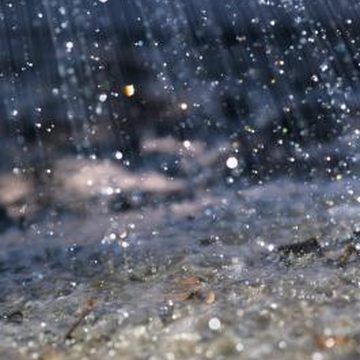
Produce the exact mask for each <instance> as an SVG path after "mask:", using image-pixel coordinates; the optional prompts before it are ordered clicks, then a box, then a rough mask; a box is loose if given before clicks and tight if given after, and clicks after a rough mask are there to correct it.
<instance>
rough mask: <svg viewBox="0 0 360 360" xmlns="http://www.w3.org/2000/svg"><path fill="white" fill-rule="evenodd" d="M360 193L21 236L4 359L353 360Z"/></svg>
mask: <svg viewBox="0 0 360 360" xmlns="http://www.w3.org/2000/svg"><path fill="white" fill-rule="evenodd" d="M359 193H360V184H359V183H358V182H354V181H352V180H349V179H339V181H336V182H320V181H317V182H315V181H313V182H311V183H303V182H295V181H290V180H288V179H280V180H277V181H274V182H270V183H268V184H264V185H262V186H260V185H252V186H240V185H238V184H234V185H233V186H230V187H225V186H223V185H221V186H220V185H219V186H215V187H213V188H211V191H210V190H206V188H204V189H203V190H201V191H200V190H199V191H197V192H196V195H193V196H188V197H184V196H183V197H179V198H178V199H171V200H168V201H162V202H160V203H158V204H154V203H149V204H147V205H144V206H141V207H139V208H136V207H129V208H127V209H126V211H119V212H114V211H111V210H109V207H108V205H106V206H104V204H103V203H104V198H103V197H102V198H101V200H100V201H99V200H97V202H94V203H92V205H91V206H88V208H87V209H86V212H85V211H82V212H81V211H79V210H77V212H76V211H73V212H70V211H67V212H62V213H61V212H59V211H58V212H54V213H53V214H52V213H51V212H50V211H49V214H47V215H46V216H47V219H46V221H45V220H43V221H37V222H36V221H34V222H33V223H32V224H31V225H30V226H29V227H28V228H26V229H19V228H18V227H15V226H12V227H10V228H9V229H8V230H7V231H6V232H5V233H4V234H3V235H2V239H1V244H2V245H1V255H0V271H1V280H0V281H1V289H2V291H1V294H0V314H1V320H0V321H1V327H0V349H1V354H2V358H7V359H80V358H81V359H103V358H115V359H170V360H171V359H222V358H224V359H225V358H234V359H235V358H244V359H262V358H264V357H267V358H269V359H279V358H282V359H313V360H320V359H324V360H326V359H335V358H336V359H357V358H359V356H360V346H359V340H360V326H359V316H360V315H359V314H360V307H359V296H360V292H359V284H360V272H359V257H358V246H359V241H360V240H359V239H360V238H359V236H358V235H357V231H358V230H359V228H360V217H359V209H360V204H359V198H358V196H359ZM311 238H316V239H317V240H311V241H310V242H308V243H305V245H304V244H303V243H302V242H304V241H307V240H308V239H311ZM294 244H300V245H297V246H295V247H292V246H293V245H294ZM306 244H307V245H306ZM281 246H283V247H281ZM289 246H290V247H289ZM346 249H347V250H346ZM349 249H353V251H351V250H349Z"/></svg>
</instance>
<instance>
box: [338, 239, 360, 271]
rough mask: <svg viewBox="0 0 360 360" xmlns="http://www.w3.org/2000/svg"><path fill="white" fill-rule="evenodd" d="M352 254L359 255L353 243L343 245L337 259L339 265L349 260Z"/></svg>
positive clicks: (343, 264)
mask: <svg viewBox="0 0 360 360" xmlns="http://www.w3.org/2000/svg"><path fill="white" fill-rule="evenodd" d="M352 255H359V251H358V250H357V249H356V247H355V245H353V244H349V245H347V246H346V247H345V249H344V251H343V253H342V254H341V256H340V258H339V260H338V262H339V266H345V265H346V264H347V263H348V262H349V260H350V258H351V256H352Z"/></svg>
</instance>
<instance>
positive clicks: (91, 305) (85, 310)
mask: <svg viewBox="0 0 360 360" xmlns="http://www.w3.org/2000/svg"><path fill="white" fill-rule="evenodd" d="M95 306H96V300H95V299H89V300H87V301H86V304H85V306H84V308H83V309H82V310H81V313H80V315H79V317H78V318H77V319H76V321H74V323H73V324H72V325H71V326H70V328H69V330H68V331H67V332H66V334H65V340H68V339H72V334H73V332H74V331H75V330H76V329H77V327H78V326H79V325H80V324H81V322H82V321H83V320H84V318H85V317H86V316H87V315H89V314H90V313H91V312H92V311H93V310H94V308H95Z"/></svg>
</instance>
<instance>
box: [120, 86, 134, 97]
mask: <svg viewBox="0 0 360 360" xmlns="http://www.w3.org/2000/svg"><path fill="white" fill-rule="evenodd" d="M122 92H123V94H124V95H125V96H127V97H132V96H134V95H135V86H134V85H132V84H130V85H126V86H124V87H123V89H122Z"/></svg>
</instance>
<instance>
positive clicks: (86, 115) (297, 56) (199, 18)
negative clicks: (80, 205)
mask: <svg viewBox="0 0 360 360" xmlns="http://www.w3.org/2000/svg"><path fill="white" fill-rule="evenodd" d="M359 6H360V4H358V3H357V2H356V1H350V0H342V1H336V0H319V1H310V0H274V1H265V0H257V1H235V0H226V1H221V2H219V1H214V0H203V1H201V2H200V1H193V0H179V1H167V0H156V1H155V0H154V1H143V0H131V1H130V0H121V1H113V0H112V1H111V0H109V1H107V0H75V1H71V2H69V1H65V0H42V1H32V0H29V1H25V0H24V1H22V0H20V1H16V2H11V1H3V2H2V3H1V4H0V34H1V35H0V36H1V41H0V95H1V101H0V141H1V142H0V144H1V145H0V146H1V148H0V150H1V151H0V160H1V162H0V169H1V174H2V175H3V178H4V179H3V181H2V183H3V184H8V185H6V186H5V185H3V190H2V194H3V195H2V197H3V198H4V197H5V198H6V197H7V196H8V191H7V190H4V189H7V188H8V187H12V188H14V186H13V183H12V181H10V180H9V179H13V180H14V176H15V178H16V181H17V182H19V183H21V184H22V185H21V186H23V187H22V188H21V187H20V185H19V188H21V189H22V190H23V191H25V190H24V188H29V185H28V182H29V181H31V182H32V184H33V183H35V184H40V185H41V186H42V188H44V186H45V185H46V184H49V183H50V184H51V186H55V185H54V184H58V183H59V181H60V182H61V183H63V182H64V181H63V179H62V177H67V175H66V174H68V173H69V172H70V173H71V174H74V173H75V172H76V171H78V170H79V169H80V168H82V167H83V166H90V167H91V169H93V167H94V166H95V165H96V164H97V166H99V169H98V170H99V175H98V176H99V178H102V180H101V181H105V180H104V178H105V177H106V174H104V172H105V173H107V174H109V173H111V171H110V170H109V169H108V167H111V169H113V170H114V171H115V173H116V172H117V171H120V170H121V171H126V174H127V176H129V177H131V176H135V175H134V174H136V173H138V172H139V171H141V172H144V171H145V172H152V173H155V175H156V176H158V178H159V179H162V181H164V183H168V184H169V186H170V185H171V186H173V184H178V182H183V181H185V182H186V184H187V185H186V187H187V188H192V189H196V186H197V185H199V186H208V185H211V186H212V185H214V184H223V185H225V186H231V185H232V184H233V183H242V184H244V183H245V184H249V183H250V184H251V183H263V182H264V181H270V180H272V179H274V178H278V177H283V176H286V177H289V176H290V177H294V178H296V179H300V178H301V179H304V178H306V179H309V178H321V179H330V180H336V179H341V178H342V177H343V176H352V175H353V174H354V173H353V171H354V169H356V165H357V161H358V142H359V131H360V130H359V129H358V128H357V126H358V125H357V122H358V116H359V110H360V109H359V91H358V87H359V85H358V84H359V52H358V42H359V40H360V39H359V37H360V33H359V29H360V24H359V22H360V17H359V16H358V14H359ZM77 161H81V164H79V163H77ZM101 166H104V167H105V168H101ZM94 171H95V170H94V169H93V170H89V172H94ZM10 175H11V176H10ZM9 176H10V178H9ZM74 176H75V175H74ZM87 176H90V175H89V174H88V173H87ZM109 176H110V175H109ZM119 176H120V177H122V178H124V176H125V175H124V174H122V175H119ZM135 177H136V176H135ZM59 178H60V180H59ZM87 180H89V179H87ZM14 181H15V180H14ZM84 181H85V180H84ZM89 181H90V183H91V181H92V179H90V180H89ZM99 181H100V179H99ZM132 181H135V183H136V179H135V180H134V179H133V180H132ZM105 182H106V181H105ZM154 182H155V183H157V182H156V180H154ZM157 184H160V183H157ZM189 184H192V185H191V186H190V185H189ZM194 185H195V188H194V187H193V186H194ZM31 186H34V185H31ZM121 186H122V187H124V185H121ZM121 186H120V188H121ZM141 186H142V185H141ZM141 186H140V188H141ZM171 186H170V187H171ZM55 187H56V188H57V187H58V185H56V186H55ZM78 187H79V189H80V188H81V189H82V190H81V191H85V190H84V186H82V185H79V186H78ZM158 187H159V188H163V187H164V184H163V183H161V185H158ZM175 187H176V186H175ZM30 188H31V187H30ZM85 188H86V187H85ZM133 188H137V187H136V186H133ZM133 188H132V189H133ZM51 191H52V190H51ZM76 191H78V190H76ZM79 191H80V190H79ZM99 191H100V190H99ZM108 191H110V192H111V190H108ZM85 192H86V191H85ZM105 192H106V191H105ZM20 193H21V192H20ZM41 193H42V191H40V190H39V191H37V194H38V195H39V194H41ZM4 194H5V195H4ZM21 194H22V193H21ZM0 200H1V199H0ZM7 201H9V200H6V199H2V202H3V203H4V202H7Z"/></svg>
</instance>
